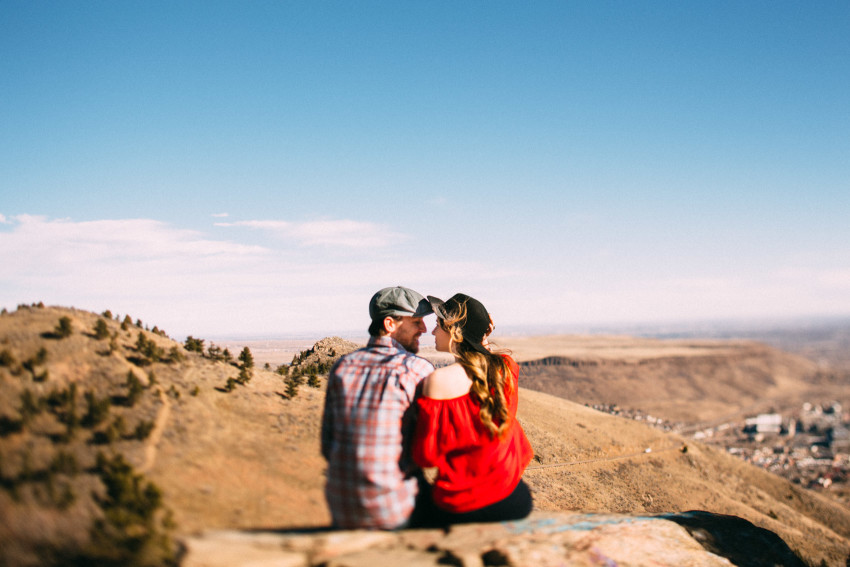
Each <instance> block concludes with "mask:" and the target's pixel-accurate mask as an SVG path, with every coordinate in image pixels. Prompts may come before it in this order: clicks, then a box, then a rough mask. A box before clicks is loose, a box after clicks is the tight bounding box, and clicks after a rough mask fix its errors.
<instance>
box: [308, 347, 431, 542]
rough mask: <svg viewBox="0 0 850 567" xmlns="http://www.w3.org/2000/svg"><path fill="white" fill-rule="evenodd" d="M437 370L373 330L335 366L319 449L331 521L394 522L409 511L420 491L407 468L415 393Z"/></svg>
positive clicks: (345, 524)
mask: <svg viewBox="0 0 850 567" xmlns="http://www.w3.org/2000/svg"><path fill="white" fill-rule="evenodd" d="M433 370H434V367H433V366H432V365H431V363H430V362H428V361H427V360H425V359H424V358H419V357H418V356H416V355H414V354H411V353H410V352H408V351H406V350H405V349H404V347H402V346H401V345H400V344H399V343H398V342H396V341H395V340H394V339H392V338H391V337H371V338H370V339H369V344H368V345H367V346H366V347H365V348H362V349H360V350H357V351H355V352H352V353H350V354H347V355H345V356H343V357H342V358H340V359H339V360H338V361H337V363H336V364H335V365H334V367H333V368H332V369H331V372H330V376H329V378H328V390H327V394H326V396H325V411H324V415H323V416H322V455H323V456H324V457H325V459H327V461H328V478H327V484H326V486H325V497H326V498H327V501H328V506H329V507H330V510H331V516H332V517H333V522H334V526H336V527H339V528H346V529H351V528H383V529H393V528H397V527H400V526H402V525H403V524H404V523H405V522H406V521H407V520H408V518H409V517H410V514H411V512H412V511H413V505H414V500H415V498H416V493H417V481H416V478H414V477H413V476H411V475H410V474H409V473H410V471H411V469H412V468H413V466H414V465H413V461H412V460H411V459H410V458H409V453H410V447H409V444H410V441H411V436H412V429H413V411H414V408H413V407H412V406H413V399H414V396H415V394H416V389H417V386H418V385H419V383H420V382H421V381H422V379H423V378H425V377H426V376H427V375H428V374H430V373H431V372H433Z"/></svg>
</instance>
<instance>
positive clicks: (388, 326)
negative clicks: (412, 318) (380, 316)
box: [384, 315, 399, 335]
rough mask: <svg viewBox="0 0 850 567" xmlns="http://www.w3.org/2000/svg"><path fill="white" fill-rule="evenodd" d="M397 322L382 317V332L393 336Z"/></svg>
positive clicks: (388, 317) (390, 318) (387, 317)
mask: <svg viewBox="0 0 850 567" xmlns="http://www.w3.org/2000/svg"><path fill="white" fill-rule="evenodd" d="M398 324H399V321H396V320H395V319H393V318H392V317H390V316H389V315H387V316H386V317H384V331H386V332H387V334H388V335H391V334H393V332H395V330H396V329H397V328H398Z"/></svg>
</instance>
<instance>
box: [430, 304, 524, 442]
mask: <svg viewBox="0 0 850 567" xmlns="http://www.w3.org/2000/svg"><path fill="white" fill-rule="evenodd" d="M465 320H466V306H465V305H461V307H460V309H459V311H458V312H457V313H454V314H452V316H451V317H450V318H448V319H440V320H439V321H438V322H439V324H440V325H442V327H443V329H445V330H446V332H447V333H448V334H449V341H450V342H449V345H450V350H451V352H452V353H453V354H454V355H455V358H456V359H457V362H458V364H460V365H461V366H462V367H463V369H464V371H465V372H466V375H467V376H469V378H470V380H472V386H470V388H469V391H470V392H471V393H472V395H473V396H475V398H476V399H477V400H478V402H479V403H480V406H481V410H480V411H479V412H478V416H479V417H480V418H481V423H482V424H483V425H484V427H486V428H487V430H488V431H489V432H490V436H491V437H501V436H502V435H503V434H504V433H505V432H506V431H507V430H508V428H509V427H510V422H511V414H510V411H509V409H508V397H509V396H510V395H511V393H512V392H513V388H514V385H513V383H512V382H513V380H512V373H511V369H510V367H509V366H508V362H507V360H506V359H505V357H504V356H502V354H506V352H503V351H497V352H490V353H488V354H484V353H482V352H479V351H477V350H475V349H473V348H472V347H471V346H469V345H468V344H467V343H465V342H464V340H463V323H464V321H465Z"/></svg>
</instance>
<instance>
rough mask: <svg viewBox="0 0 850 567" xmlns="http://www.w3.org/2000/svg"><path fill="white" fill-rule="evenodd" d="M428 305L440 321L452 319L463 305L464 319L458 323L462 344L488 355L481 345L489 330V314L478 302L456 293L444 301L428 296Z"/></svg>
mask: <svg viewBox="0 0 850 567" xmlns="http://www.w3.org/2000/svg"><path fill="white" fill-rule="evenodd" d="M428 303H430V304H431V308H432V309H433V310H434V313H435V314H436V315H437V317H438V318H440V319H454V318H455V317H457V315H458V314H459V313H460V311H461V308H462V307H463V306H464V305H465V306H466V319H463V320H461V321H459V324H460V329H461V333H462V334H463V342H465V343H466V344H467V345H468V346H470V347H472V348H474V349H475V350H477V351H478V352H480V353H482V354H490V351H489V350H487V348H486V347H485V346H484V344H483V343H484V337H486V336H487V331H488V329H490V314H489V313H487V309H485V308H484V306H483V305H482V304H481V302H480V301H478V300H477V299H475V298H474V297H469V296H468V295H466V294H465V293H456V294H454V295H453V296H451V297H450V298H449V299H448V300H446V301H443V300H442V299H440V298H438V297H434V296H433V295H429V296H428Z"/></svg>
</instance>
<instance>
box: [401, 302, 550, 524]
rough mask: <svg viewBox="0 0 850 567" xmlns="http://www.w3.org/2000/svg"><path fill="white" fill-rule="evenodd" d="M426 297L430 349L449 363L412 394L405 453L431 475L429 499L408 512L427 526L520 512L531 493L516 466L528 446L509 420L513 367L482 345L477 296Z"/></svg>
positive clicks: (485, 324) (488, 324) (487, 322)
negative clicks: (414, 407)
mask: <svg viewBox="0 0 850 567" xmlns="http://www.w3.org/2000/svg"><path fill="white" fill-rule="evenodd" d="M428 301H429V302H430V303H431V306H432V307H433V309H434V313H435V314H436V315H437V326H436V327H435V328H434V332H433V334H434V338H435V340H436V347H437V350H438V351H442V352H450V353H452V354H453V355H454V356H455V361H456V362H455V363H454V364H452V365H450V366H446V367H443V368H439V369H437V370H435V371H434V372H433V373H432V374H430V375H429V376H428V377H426V378H425V380H424V381H423V382H422V395H421V396H420V397H419V399H418V401H417V404H418V417H417V423H416V433H415V436H414V441H413V459H414V460H415V461H416V463H417V464H418V465H419V466H420V467H422V468H434V467H436V468H437V477H436V480H435V482H434V485H433V488H432V504H433V506H432V507H430V509H428V510H427V511H422V510H417V514H416V515H417V516H418V517H419V518H423V517H428V516H430V518H428V519H426V520H424V521H423V523H426V524H431V525H434V524H436V525H446V524H453V523H463V522H494V521H504V520H515V519H519V518H524V517H525V516H527V515H528V514H529V513H530V512H531V508H532V498H531V493H530V492H529V490H528V486H526V484H525V483H524V482H523V481H522V473H523V471H524V470H525V467H526V466H527V465H528V463H529V462H530V461H531V458H532V456H533V454H534V453H533V451H532V449H531V444H530V443H529V442H528V439H527V438H526V437H525V433H524V432H523V430H522V427H521V426H520V424H519V422H517V420H516V410H517V390H518V384H517V377H518V375H519V367H518V366H517V363H516V362H514V360H513V359H512V358H511V357H510V356H508V355H507V354H503V353H501V354H500V353H493V352H491V351H490V347H489V345H488V344H487V336H488V335H489V334H490V332H491V331H492V330H493V324H492V320H491V319H490V316H489V315H488V313H487V310H486V309H485V308H484V306H483V305H481V303H480V302H479V301H477V300H476V299H473V298H472V297H469V296H468V295H464V294H462V293H458V294H456V295H454V296H453V297H452V298H451V299H449V300H448V301H445V302H443V301H441V300H440V299H437V298H436V297H432V296H428ZM426 506H427V505H426ZM429 520H430V521H429Z"/></svg>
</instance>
